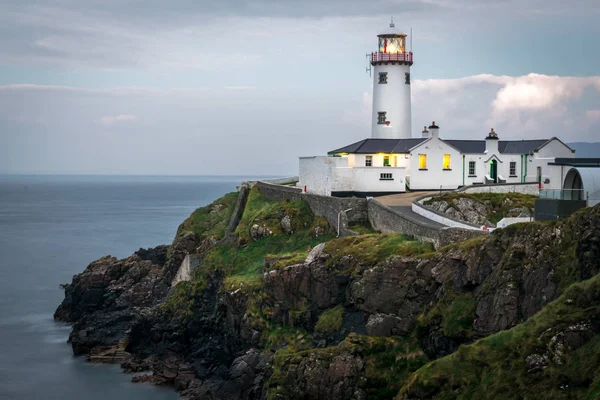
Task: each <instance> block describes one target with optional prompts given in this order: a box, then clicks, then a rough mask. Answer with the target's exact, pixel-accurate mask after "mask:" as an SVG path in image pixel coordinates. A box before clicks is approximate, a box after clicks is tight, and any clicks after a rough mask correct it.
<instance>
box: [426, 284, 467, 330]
mask: <svg viewBox="0 0 600 400" xmlns="http://www.w3.org/2000/svg"><path fill="white" fill-rule="evenodd" d="M448 286H450V285H448ZM445 289H446V290H445V292H444V296H443V298H442V299H441V300H440V301H438V302H437V303H435V306H434V307H433V308H432V309H430V310H429V311H427V312H426V313H424V314H422V315H421V316H419V326H420V327H426V326H428V325H429V324H430V323H431V322H432V321H434V320H437V319H440V320H441V324H442V331H443V333H444V335H445V336H448V337H452V338H462V339H471V337H472V336H473V321H474V320H475V308H476V305H477V302H476V301H475V299H474V298H473V294H472V293H463V294H458V293H456V292H454V291H453V290H452V289H450V288H449V287H447V288H445Z"/></svg>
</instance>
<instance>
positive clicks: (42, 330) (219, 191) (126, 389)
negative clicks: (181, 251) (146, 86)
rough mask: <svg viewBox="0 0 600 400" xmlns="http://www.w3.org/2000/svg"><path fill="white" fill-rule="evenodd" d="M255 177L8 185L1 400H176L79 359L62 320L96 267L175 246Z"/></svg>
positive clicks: (4, 181)
mask: <svg viewBox="0 0 600 400" xmlns="http://www.w3.org/2000/svg"><path fill="white" fill-rule="evenodd" d="M246 179H248V178H247V177H246V178H244V177H107V176H50V177H39V176H0V399H89V400H95V399H106V398H109V399H111V400H117V399H142V398H143V399H148V400H157V399H176V398H177V396H176V395H175V393H174V392H173V391H172V390H171V389H161V388H155V387H152V386H149V385H141V384H132V383H130V379H131V376H128V375H126V374H123V373H122V372H121V370H120V368H119V367H118V366H105V365H91V364H87V363H85V361H84V360H82V359H80V358H75V357H73V356H72V352H71V348H70V346H69V345H67V344H66V341H67V339H68V334H69V327H68V326H64V325H61V324H57V323H55V322H54V321H53V318H52V315H53V313H54V310H55V309H56V307H57V306H58V304H59V303H60V302H61V301H62V299H63V291H62V290H61V289H60V288H59V284H61V283H65V282H70V281H71V278H72V276H73V275H74V274H76V273H79V272H81V271H83V269H84V268H85V267H86V266H87V265H88V264H89V263H90V262H91V261H93V260H95V259H97V258H99V257H101V256H103V255H105V254H112V255H113V256H116V257H126V256H128V255H130V254H132V253H133V251H135V250H137V249H138V248H140V247H152V246H155V245H158V244H167V243H170V242H171V241H172V239H173V236H174V235H175V231H176V229H177V226H178V225H179V223H181V222H182V221H183V220H184V219H185V218H186V217H187V216H188V215H189V214H190V213H191V212H192V211H193V210H194V209H196V208H197V207H200V206H203V205H206V204H208V203H210V202H211V201H213V200H214V199H216V198H218V197H220V196H221V195H223V194H224V193H227V192H230V191H234V190H235V186H236V185H237V184H239V183H241V182H242V181H243V180H246Z"/></svg>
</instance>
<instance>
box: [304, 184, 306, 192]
mask: <svg viewBox="0 0 600 400" xmlns="http://www.w3.org/2000/svg"><path fill="white" fill-rule="evenodd" d="M304 193H306V185H304Z"/></svg>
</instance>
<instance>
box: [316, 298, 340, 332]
mask: <svg viewBox="0 0 600 400" xmlns="http://www.w3.org/2000/svg"><path fill="white" fill-rule="evenodd" d="M343 324H344V306H343V305H341V304H338V305H337V306H335V307H333V308H330V309H329V310H327V311H324V312H323V313H322V314H321V316H320V317H319V321H317V325H316V326H315V332H319V333H334V332H337V331H339V330H340V329H342V325H343Z"/></svg>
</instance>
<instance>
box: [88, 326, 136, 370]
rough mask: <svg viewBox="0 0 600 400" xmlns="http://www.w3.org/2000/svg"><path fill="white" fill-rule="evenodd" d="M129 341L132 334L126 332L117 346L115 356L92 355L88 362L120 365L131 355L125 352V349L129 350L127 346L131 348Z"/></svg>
mask: <svg viewBox="0 0 600 400" xmlns="http://www.w3.org/2000/svg"><path fill="white" fill-rule="evenodd" d="M129 341H130V332H129V331H126V332H125V333H124V334H123V336H121V339H120V340H119V343H118V344H117V348H116V349H115V352H114V355H91V356H89V357H88V360H89V361H91V362H101V363H110V364H120V363H122V362H123V360H124V359H125V358H126V357H127V356H128V355H129V353H128V352H126V351H125V349H127V346H129Z"/></svg>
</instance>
